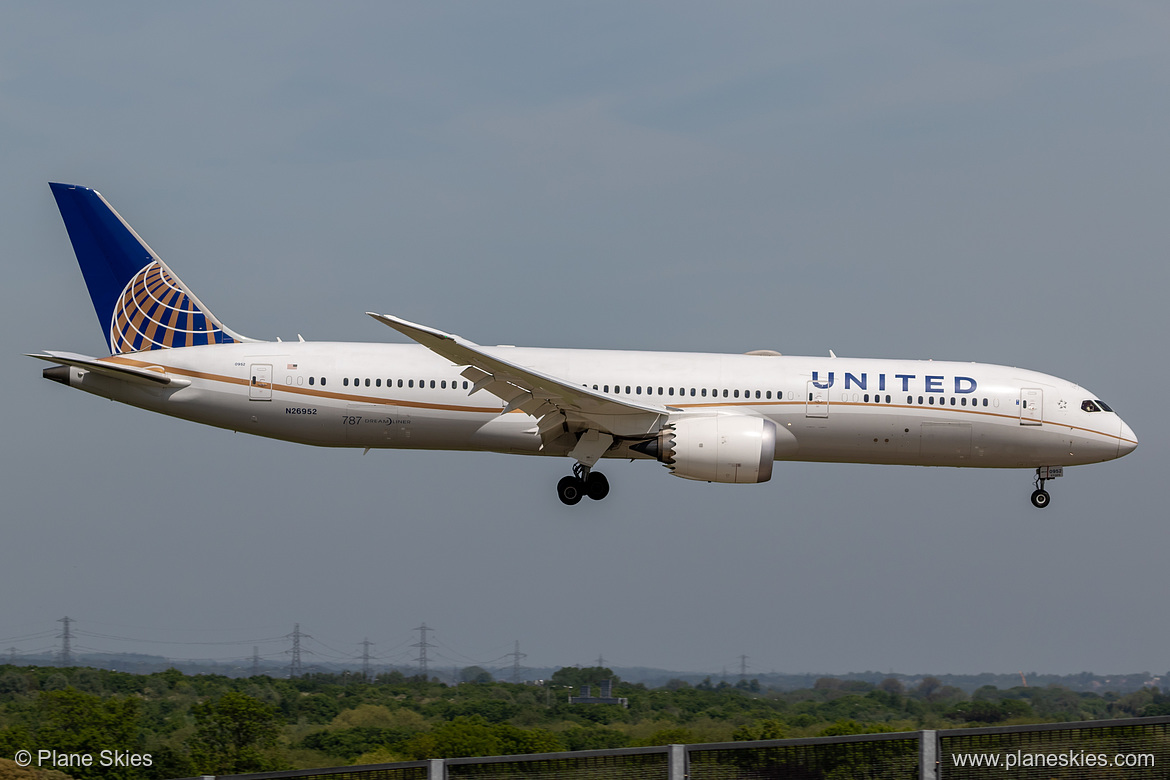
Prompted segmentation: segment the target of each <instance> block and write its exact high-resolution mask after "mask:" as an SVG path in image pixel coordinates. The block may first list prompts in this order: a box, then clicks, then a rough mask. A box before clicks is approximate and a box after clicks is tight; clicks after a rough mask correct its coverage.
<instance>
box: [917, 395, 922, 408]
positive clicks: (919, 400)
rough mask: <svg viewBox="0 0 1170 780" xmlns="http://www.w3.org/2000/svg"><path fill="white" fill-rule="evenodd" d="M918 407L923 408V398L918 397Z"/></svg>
mask: <svg viewBox="0 0 1170 780" xmlns="http://www.w3.org/2000/svg"><path fill="white" fill-rule="evenodd" d="M918 405H919V406H922V396H918Z"/></svg>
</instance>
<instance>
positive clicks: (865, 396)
mask: <svg viewBox="0 0 1170 780" xmlns="http://www.w3.org/2000/svg"><path fill="white" fill-rule="evenodd" d="M862 400H864V401H865V402H866V403H869V393H866V394H865V395H864V396H863V397H862Z"/></svg>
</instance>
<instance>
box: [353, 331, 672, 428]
mask: <svg viewBox="0 0 1170 780" xmlns="http://www.w3.org/2000/svg"><path fill="white" fill-rule="evenodd" d="M366 314H368V315H370V316H371V317H373V318H374V319H375V320H377V321H378V322H381V323H382V324H384V325H387V326H389V327H391V328H393V329H394V330H396V331H398V332H399V333H401V334H402V335H404V336H406V337H407V338H409V339H412V340H413V341H416V342H418V343H419V344H421V345H423V346H424V347H426V348H427V349H429V350H431V351H432V352H434V353H435V354H437V355H441V356H442V357H444V358H446V359H447V360H450V361H451V362H452V363H454V364H455V365H457V366H467V368H466V369H464V370H463V372H462V374H463V377H464V378H465V379H468V380H469V381H471V382H473V383H474V384H473V386H472V388H471V393H476V392H479V391H480V390H486V391H488V392H489V393H491V394H492V395H494V396H496V397H497V398H499V399H501V400H502V401H503V402H504V403H505V407H504V412H503V413H505V414H506V413H508V412H510V411H512V410H515V409H518V410H520V411H522V412H524V413H525V414H527V415H530V416H532V417H535V418H536V419H537V431H538V432H539V433H540V435H541V437H542V438H543V439H544V440H545V442H546V443H547V442H548V441H550V440H552V439H556V438H558V437H559V436H561V435H564V434H566V433H568V434H587V433H590V432H597V433H599V434H608V435H609V436H612V437H636V438H641V437H645V436H647V435H649V434H652V433H656V432H657V431H658V429H659V428H661V427H662V426H663V425H664V424H665V423H666V420H667V418H668V417H669V416H670V413H671V411H672V409H670V408H669V407H666V406H659V405H657V404H644V403H638V402H635V401H633V400H631V399H627V398H620V397H617V396H613V395H609V394H608V393H601V392H598V391H597V390H591V389H590V388H588V387H585V386H583V385H576V384H572V383H570V382H566V381H565V380H563V379H560V378H558V377H555V376H552V375H550V374H545V373H543V372H541V371H537V370H536V369H532V368H528V367H526V366H521V365H519V364H517V363H513V362H511V361H509V360H505V359H504V358H501V357H499V356H498V355H494V354H492V353H490V352H488V351H486V350H485V349H484V348H483V347H481V346H480V345H478V344H475V343H473V342H471V341H468V340H467V339H464V338H460V337H459V336H456V335H453V334H450V333H444V332H443V331H441V330H437V329H435V328H429V327H427V326H425V325H418V324H416V323H413V322H408V321H407V320H404V319H400V318H398V317H394V316H391V315H389V314H376V313H374V312H366ZM591 435H592V434H591ZM583 440H585V441H588V440H589V437H583ZM604 440H605V439H604V438H603V439H602V441H604Z"/></svg>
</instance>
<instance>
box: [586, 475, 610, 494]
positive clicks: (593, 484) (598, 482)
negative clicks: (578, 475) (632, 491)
mask: <svg viewBox="0 0 1170 780" xmlns="http://www.w3.org/2000/svg"><path fill="white" fill-rule="evenodd" d="M585 495H587V496H589V497H590V498H592V499H593V500H594V501H600V500H601V499H603V498H605V497H606V496H608V495H609V480H608V479H606V478H605V475H604V474H602V473H601V472H600V471H591V472H589V479H587V480H586V481H585Z"/></svg>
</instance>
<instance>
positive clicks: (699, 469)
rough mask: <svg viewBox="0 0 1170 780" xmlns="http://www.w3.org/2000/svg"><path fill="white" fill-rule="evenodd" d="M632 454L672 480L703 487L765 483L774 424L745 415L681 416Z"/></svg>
mask: <svg viewBox="0 0 1170 780" xmlns="http://www.w3.org/2000/svg"><path fill="white" fill-rule="evenodd" d="M632 449H634V450H637V451H638V452H641V453H643V454H645V455H649V456H651V457H653V458H655V459H657V460H659V461H661V462H662V463H664V464H666V467H667V468H669V469H670V471H671V473H672V474H674V475H675V476H676V477H682V478H683V479H697V480H701V481H703V482H739V483H744V482H767V481H768V480H769V479H771V478H772V461H773V459H774V458H775V457H776V425H775V423H773V422H772V421H771V420H767V419H764V418H763V417H754V416H750V415H720V416H717V417H686V418H682V419H679V420H675V421H674V422H672V423H671V424H669V425H667V426H665V427H663V429H662V430H661V431H659V432H658V436H657V438H654V439H650V440H649V441H646V442H642V443H641V444H636V445H634V446H633V447H632Z"/></svg>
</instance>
